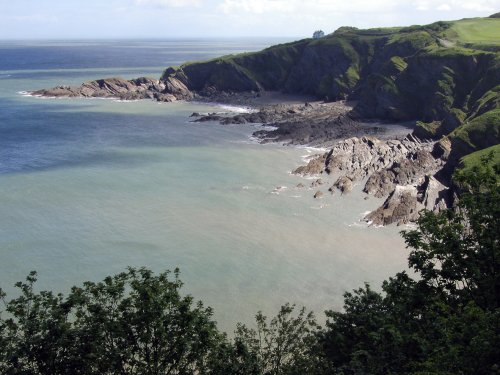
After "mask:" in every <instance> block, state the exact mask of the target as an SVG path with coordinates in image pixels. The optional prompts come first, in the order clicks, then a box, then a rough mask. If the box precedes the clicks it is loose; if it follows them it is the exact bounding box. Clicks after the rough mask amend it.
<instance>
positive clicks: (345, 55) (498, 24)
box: [162, 17, 500, 158]
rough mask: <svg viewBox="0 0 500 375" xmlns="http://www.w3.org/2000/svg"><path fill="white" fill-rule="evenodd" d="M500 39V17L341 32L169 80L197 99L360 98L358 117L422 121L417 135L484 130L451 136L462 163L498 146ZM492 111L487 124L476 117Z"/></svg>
mask: <svg viewBox="0 0 500 375" xmlns="http://www.w3.org/2000/svg"><path fill="white" fill-rule="evenodd" d="M498 35H500V19H499V18H496V17H490V18H477V19H465V20H461V21H455V22H436V23H434V24H431V25H426V26H412V27H404V28H384V29H369V30H358V29H356V28H352V27H342V28H340V29H338V30H337V31H336V32H334V33H333V34H330V35H328V36H326V37H325V38H322V39H305V40H301V41H298V42H294V43H288V44H282V45H277V46H273V47H270V48H268V49H265V50H263V51H261V52H256V53H248V54H242V55H236V56H225V57H221V58H218V59H215V60H211V61H207V62H197V63H189V64H185V65H182V66H180V67H178V68H169V69H167V70H166V71H165V73H164V75H163V76H162V80H163V81H168V80H174V81H180V82H181V83H182V85H184V86H185V87H186V88H187V89H188V90H190V91H192V92H196V93H198V94H200V95H212V94H214V93H217V92H243V91H261V90H280V91H283V92H286V93H301V94H308V95H314V96H316V97H317V98H319V99H325V100H339V99H345V98H346V97H349V98H350V99H355V100H357V102H358V104H357V106H356V107H355V108H354V111H353V115H354V116H358V117H362V118H377V119H386V120H397V121H402V120H404V121H407V120H413V121H418V123H417V128H416V130H415V135H416V136H418V137H419V138H433V139H439V138H441V137H442V136H445V135H449V134H450V133H451V132H453V131H454V130H455V129H457V128H461V130H460V131H459V132H458V134H462V135H463V134H465V133H468V132H470V131H471V129H472V128H474V129H476V130H475V131H474V134H479V133H478V131H477V128H478V126H477V125H473V126H471V125H470V124H471V123H472V124H476V123H477V122H481V123H482V124H484V126H483V127H482V128H481V129H482V130H481V131H482V132H483V133H484V134H488V139H487V140H485V142H476V143H470V142H469V143H468V144H466V145H464V144H463V142H462V140H463V138H464V137H461V138H460V137H457V136H456V135H455V134H454V135H451V140H452V144H453V146H455V145H456V151H455V152H453V153H452V156H453V157H455V158H459V157H460V156H463V155H465V154H466V153H469V152H472V151H474V150H476V149H479V148H480V147H483V146H485V147H487V146H490V145H491V144H496V143H499V138H498V131H495V129H493V128H494V127H495V123H496V124H498V112H497V111H495V110H496V109H498V108H500V41H499V40H498ZM492 111H493V112H492ZM486 114H487V117H488V119H489V120H488V121H483V120H476V119H480V118H482V117H483V116H485V115H486ZM492 118H493V119H494V120H491V119H492ZM492 127H493V128H492ZM465 138H466V137H465ZM466 143H467V142H466ZM483 143H484V145H483ZM467 146H472V147H467Z"/></svg>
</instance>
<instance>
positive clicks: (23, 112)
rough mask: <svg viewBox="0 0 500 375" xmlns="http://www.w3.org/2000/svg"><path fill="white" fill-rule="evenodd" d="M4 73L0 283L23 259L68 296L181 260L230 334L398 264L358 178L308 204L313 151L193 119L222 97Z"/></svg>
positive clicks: (377, 278)
mask: <svg viewBox="0 0 500 375" xmlns="http://www.w3.org/2000/svg"><path fill="white" fill-rule="evenodd" d="M127 69H128V68H127ZM127 69H125V70H123V71H121V73H123V74H121V75H123V76H127V74H128V75H130V76H131V75H133V72H128V73H127V71H128V70H127ZM116 70H117V71H119V72H120V70H119V69H116ZM154 73H155V71H154V70H152V71H151V74H154ZM1 74H4V75H11V76H10V77H5V76H4V78H1V79H0V109H1V112H0V172H1V174H0V285H1V286H2V287H3V288H5V289H7V291H9V292H12V287H11V286H12V285H13V283H14V282H15V281H18V280H20V279H22V278H23V277H24V276H25V275H26V274H27V273H28V272H29V271H30V270H33V269H35V270H37V271H38V272H39V286H40V288H51V289H56V290H61V291H65V290H68V289H69V287H70V286H71V285H74V284H77V283H80V282H82V281H84V280H99V279H101V278H103V277H104V276H106V275H109V274H113V273H117V272H120V271H122V270H123V269H124V268H125V267H127V266H137V267H140V266H146V267H149V268H152V269H154V270H156V271H162V270H165V269H173V268H175V267H179V268H180V269H181V277H182V280H183V281H184V282H185V291H186V292H189V293H191V294H193V296H194V297H195V298H196V299H202V300H203V301H204V302H205V303H206V304H207V305H210V306H212V307H213V308H214V309H215V317H216V319H217V320H218V321H219V323H220V326H221V327H222V328H223V329H225V330H228V331H231V330H232V329H233V328H234V327H235V323H236V322H238V321H244V322H248V321H251V320H252V317H253V315H254V314H255V313H256V312H257V311H258V310H263V311H264V312H266V313H268V314H273V313H274V312H275V311H276V310H277V309H278V307H279V306H280V305H281V304H283V303H285V302H294V303H297V304H299V305H305V306H307V307H308V308H310V309H313V310H314V311H316V312H317V313H318V315H322V314H321V313H322V311H323V310H325V309H327V308H337V309H338V308H340V307H341V303H342V294H343V293H344V292H345V291H349V290H351V289H353V288H356V287H358V286H361V285H362V283H363V282H370V283H372V284H373V285H374V286H378V285H379V284H380V283H381V281H382V280H383V279H385V278H387V277H388V276H390V275H392V274H394V273H395V272H397V271H400V270H402V269H403V268H404V267H405V265H406V250H405V249H404V244H403V241H402V239H401V238H400V236H399V234H398V231H399V229H400V228H378V229H377V228H367V227H365V226H362V225H359V224H358V220H359V218H360V217H361V216H362V214H363V213H364V212H366V211H367V210H370V209H373V208H375V207H376V206H377V204H379V203H380V201H379V200H375V199H370V200H368V201H364V200H363V199H362V196H361V195H360V194H359V190H360V187H358V193H354V194H352V195H348V196H345V197H340V196H339V195H338V194H337V195H335V196H334V197H330V196H326V197H325V198H324V199H322V200H319V201H318V200H315V199H313V198H312V195H313V194H314V191H315V190H307V189H306V190H303V189H302V190H301V189H296V188H294V186H296V185H297V184H298V183H299V182H304V183H306V184H307V183H310V181H307V180H306V181H304V179H302V178H300V177H297V176H293V175H290V173H289V172H290V171H291V170H292V169H294V168H295V167H297V166H298V165H300V164H302V163H303V158H302V157H303V156H305V155H309V154H310V152H311V151H310V150H307V149H297V148H290V147H281V146H277V145H259V144H256V143H254V142H252V141H250V135H251V133H252V131H253V130H255V126H250V125H246V126H236V125H232V126H222V125H218V124H207V123H205V124H193V123H189V122H188V119H189V115H190V114H191V113H192V112H210V111H217V110H220V107H215V106H207V105H202V104H196V103H173V104H158V103H155V102H152V101H140V102H129V103H121V102H116V101H111V100H83V99H57V100H55V99H52V100H49V99H40V98H32V97H23V96H21V95H19V94H18V93H17V91H22V90H27V89H36V88H39V87H47V86H53V85H55V84H59V83H78V82H81V81H83V80H84V79H90V78H92V77H93V78H96V77H95V76H93V74H95V72H94V71H91V72H87V71H85V70H82V69H79V70H78V75H77V76H76V77H75V76H72V74H73V73H71V72H68V71H67V70H62V71H61V72H60V73H57V70H54V71H50V75H49V76H47V75H46V70H36V69H35V70H33V72H32V73H31V74H39V77H38V79H37V80H35V81H34V80H33V79H32V78H22V77H16V76H15V75H16V74H26V72H25V71H24V72H17V73H16V72H11V73H8V74H7V73H5V72H2V71H0V76H1ZM58 74H59V75H58ZM86 74H87V75H86ZM66 75H68V77H69V78H68V77H66V79H65V80H63V82H61V79H62V78H64V77H65V76H66ZM33 86H35V87H33ZM278 186H284V187H287V189H281V190H280V191H279V192H277V191H275V189H276V187H278ZM323 190H326V188H324V189H323ZM277 193H278V194H277Z"/></svg>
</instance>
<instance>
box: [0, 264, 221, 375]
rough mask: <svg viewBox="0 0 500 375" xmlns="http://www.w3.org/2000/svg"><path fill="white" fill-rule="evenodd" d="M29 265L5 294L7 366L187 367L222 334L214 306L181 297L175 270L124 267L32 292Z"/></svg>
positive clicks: (165, 370) (24, 370)
mask: <svg viewBox="0 0 500 375" xmlns="http://www.w3.org/2000/svg"><path fill="white" fill-rule="evenodd" d="M35 276H36V275H35V273H32V274H30V276H29V277H28V278H27V282H26V283H18V284H17V286H18V287H19V288H20V289H21V296H20V297H18V298H16V299H13V300H11V301H9V302H6V301H5V294H4V293H3V292H2V298H3V299H4V303H5V307H6V309H5V310H6V313H7V314H9V318H8V319H6V320H2V321H1V323H0V324H1V325H0V329H1V330H2V331H1V335H0V336H1V339H0V340H1V341H0V342H1V343H2V348H1V350H0V352H1V357H0V359H1V364H0V366H1V367H0V369H2V371H3V372H2V373H5V374H193V373H206V372H210V369H207V366H206V364H207V363H208V362H209V360H208V357H209V356H210V355H211V353H212V352H213V351H215V350H217V348H218V346H219V344H220V341H221V340H222V339H223V337H222V336H221V335H220V334H219V332H218V331H217V328H216V325H215V322H214V321H212V320H211V317H212V310H211V309H210V308H205V307H203V305H202V304H201V303H198V304H196V305H193V300H192V298H191V297H189V296H187V297H182V296H181V295H180V293H179V289H180V288H181V286H182V283H181V282H180V280H179V278H178V271H175V272H174V278H173V280H170V278H169V272H164V273H161V274H159V275H158V276H155V275H153V273H152V272H151V271H149V270H146V269H140V270H136V269H133V268H130V269H129V270H128V271H127V272H124V273H120V274H118V275H116V276H113V277H107V278H106V279H105V280H104V281H102V282H100V283H92V282H86V283H85V284H84V286H83V287H82V288H77V287H74V288H73V289H72V291H71V293H70V295H69V296H68V297H67V298H63V296H62V295H58V296H53V295H52V294H51V293H49V292H41V293H35V292H34V291H33V285H34V283H35V281H36V277H35Z"/></svg>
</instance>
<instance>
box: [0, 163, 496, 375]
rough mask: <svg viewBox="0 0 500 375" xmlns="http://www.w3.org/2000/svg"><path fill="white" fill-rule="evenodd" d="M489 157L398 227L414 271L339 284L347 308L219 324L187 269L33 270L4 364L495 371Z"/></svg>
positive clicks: (6, 335)
mask: <svg viewBox="0 0 500 375" xmlns="http://www.w3.org/2000/svg"><path fill="white" fill-rule="evenodd" d="M491 160H492V158H491V157H487V158H484V159H483V160H482V163H481V164H480V165H478V166H476V167H473V168H469V169H466V170H464V171H462V172H459V173H457V174H456V175H455V181H456V184H457V186H458V187H459V189H460V197H459V198H460V199H459V203H458V204H457V206H456V207H455V208H454V209H453V210H448V211H443V212H441V213H438V214H435V213H430V212H424V213H423V214H422V216H421V218H420V219H419V221H418V223H417V224H418V229H417V230H413V231H408V232H403V237H404V239H405V241H406V243H407V245H408V246H409V247H410V248H411V249H412V250H411V252H410V255H409V258H408V261H409V266H410V268H411V269H412V270H413V271H414V272H415V273H416V276H417V277H415V278H414V277H411V276H410V275H409V274H408V273H406V272H401V273H398V274H396V275H395V276H394V277H392V278H389V280H386V281H385V282H384V283H383V285H382V291H381V292H378V291H376V290H374V289H372V288H371V287H370V285H368V284H366V285H365V286H364V287H362V288H359V289H357V290H355V291H353V292H350V293H346V294H345V295H344V309H343V311H327V312H326V317H327V322H326V325H325V326H324V327H320V326H319V325H318V324H317V323H316V320H315V318H314V316H313V314H312V313H307V312H306V310H305V309H304V308H302V309H300V310H296V308H295V306H293V305H288V304H287V305H285V306H283V307H282V308H281V309H280V311H279V312H278V314H277V315H276V316H275V317H273V318H271V319H268V318H267V317H266V316H264V315H263V314H262V313H261V312H259V313H258V314H257V315H256V320H255V325H254V326H251V327H248V326H245V325H242V324H239V325H238V326H237V329H236V331H235V332H234V337H233V338H231V339H229V338H228V337H227V335H225V334H223V333H221V332H219V331H218V329H217V326H216V323H215V322H214V321H213V319H212V310H211V309H210V308H207V307H204V306H203V304H202V303H201V302H198V303H195V302H194V301H193V298H192V297H190V296H182V295H181V293H180V290H181V287H182V282H181V281H180V280H179V272H178V270H175V271H174V272H173V273H170V272H168V271H167V272H164V273H160V274H158V275H155V274H153V273H152V272H151V271H150V270H147V269H134V268H129V269H128V270H127V271H126V272H123V273H120V274H118V275H115V276H110V277H107V278H105V279H104V280H103V281H101V282H98V283H94V282H86V283H84V284H83V285H82V286H80V287H73V289H72V290H71V292H70V293H69V295H68V296H66V297H65V296H63V295H62V294H57V295H55V294H53V293H52V292H45V291H44V292H36V291H35V289H34V287H35V282H36V273H35V272H32V273H30V274H29V275H28V277H27V278H26V281H25V282H20V283H17V284H16V286H17V288H18V290H19V295H18V296H17V297H16V298H14V299H11V300H7V296H6V295H5V293H4V292H3V291H2V290H1V289H0V300H1V302H2V303H3V309H0V373H1V374H8V375H17V374H23V375H41V374H44V375H45V374H47V375H48V374H50V375H59V374H61V375H62V374H68V375H69V374H76V375H78V374H82V375H87V374H89V375H94V374H99V375H101V374H104V375H105V374H123V375H135V374H154V375H157V374H158V375H160V374H201V375H203V374H239V375H246V374H254V375H261V374H262V375H295V374H297V375H298V374H318V375H321V374H337V375H338V374H344V375H348V374H414V375H423V374H441V375H444V374H464V375H465V374H474V375H475V374H478V375H482V374H484V375H486V374H498V373H500V361H499V358H500V329H499V328H500V327H499V322H500V309H499V292H500V280H499V269H500V267H499V259H500V250H499V233H500V231H499V228H500V226H499V220H500V219H499V218H500V212H499V211H500V201H499V197H500V194H499V185H500V184H499V175H500V174H499V172H500V171H499V169H498V166H494V165H492V163H491Z"/></svg>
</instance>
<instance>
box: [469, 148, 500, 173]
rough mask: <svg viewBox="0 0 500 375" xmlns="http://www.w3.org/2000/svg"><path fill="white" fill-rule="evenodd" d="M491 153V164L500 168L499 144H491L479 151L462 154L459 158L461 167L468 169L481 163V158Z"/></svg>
mask: <svg viewBox="0 0 500 375" xmlns="http://www.w3.org/2000/svg"><path fill="white" fill-rule="evenodd" d="M490 154H492V155H493V165H496V166H497V168H500V145H498V144H497V145H495V146H491V147H488V148H485V149H483V150H480V151H476V152H473V153H472V154H469V155H467V156H464V157H463V158H462V160H461V164H462V165H461V169H462V170H470V169H472V168H473V167H475V166H478V165H480V164H481V159H482V158H483V157H485V156H489V155H490Z"/></svg>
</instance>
